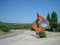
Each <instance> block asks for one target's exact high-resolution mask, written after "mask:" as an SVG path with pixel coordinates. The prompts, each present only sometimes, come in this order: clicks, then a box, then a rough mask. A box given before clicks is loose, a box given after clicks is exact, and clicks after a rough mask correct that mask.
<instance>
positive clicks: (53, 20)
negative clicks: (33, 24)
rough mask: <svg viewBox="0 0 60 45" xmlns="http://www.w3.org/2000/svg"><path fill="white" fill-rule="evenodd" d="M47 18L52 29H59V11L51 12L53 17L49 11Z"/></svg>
mask: <svg viewBox="0 0 60 45" xmlns="http://www.w3.org/2000/svg"><path fill="white" fill-rule="evenodd" d="M47 20H48V21H49V22H50V26H51V31H55V32H56V31H57V30H58V29H57V28H58V17H57V13H56V12H54V11H53V12H52V13H51V17H50V15H49V13H48V15H47Z"/></svg>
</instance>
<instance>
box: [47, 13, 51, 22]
mask: <svg viewBox="0 0 60 45" xmlns="http://www.w3.org/2000/svg"><path fill="white" fill-rule="evenodd" d="M47 20H48V21H49V22H50V21H51V19H50V14H49V13H48V15H47Z"/></svg>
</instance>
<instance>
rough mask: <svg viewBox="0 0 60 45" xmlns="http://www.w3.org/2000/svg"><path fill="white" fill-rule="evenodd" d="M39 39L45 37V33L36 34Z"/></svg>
mask: <svg viewBox="0 0 60 45" xmlns="http://www.w3.org/2000/svg"><path fill="white" fill-rule="evenodd" d="M38 36H39V38H44V37H46V33H45V32H44V31H42V32H39V33H38Z"/></svg>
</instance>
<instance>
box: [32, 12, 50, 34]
mask: <svg viewBox="0 0 60 45" xmlns="http://www.w3.org/2000/svg"><path fill="white" fill-rule="evenodd" d="M48 27H49V21H48V20H47V19H45V18H44V17H42V16H41V15H39V13H37V19H36V20H35V22H34V23H32V28H33V29H35V31H36V33H39V32H40V31H44V30H46V29H47V28H48Z"/></svg>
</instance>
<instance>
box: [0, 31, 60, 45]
mask: <svg viewBox="0 0 60 45" xmlns="http://www.w3.org/2000/svg"><path fill="white" fill-rule="evenodd" d="M46 33H47V37H46V38H37V36H36V34H35V31H30V30H28V31H24V33H22V34H18V35H16V36H12V37H8V38H3V39H0V45H60V32H59V33H58V32H57V33H54V32H46Z"/></svg>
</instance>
